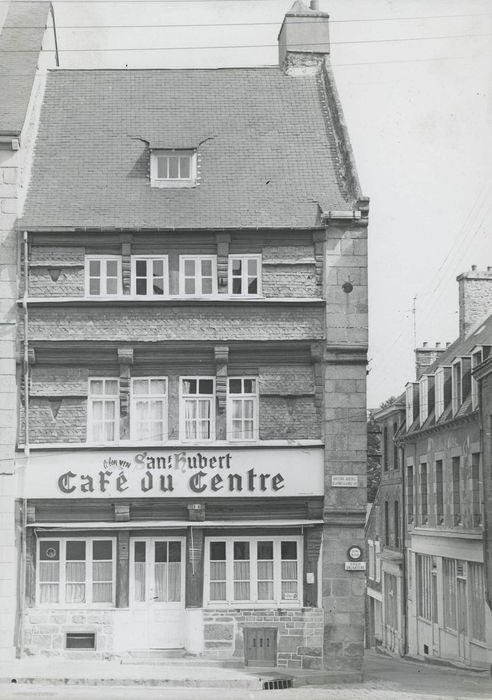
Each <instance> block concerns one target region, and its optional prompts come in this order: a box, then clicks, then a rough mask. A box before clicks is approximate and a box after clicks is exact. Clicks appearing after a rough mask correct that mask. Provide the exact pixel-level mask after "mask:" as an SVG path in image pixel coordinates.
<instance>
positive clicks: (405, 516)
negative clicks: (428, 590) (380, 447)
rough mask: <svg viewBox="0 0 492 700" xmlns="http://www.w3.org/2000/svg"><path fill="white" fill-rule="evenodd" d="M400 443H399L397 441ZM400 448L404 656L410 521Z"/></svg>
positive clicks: (402, 452)
mask: <svg viewBox="0 0 492 700" xmlns="http://www.w3.org/2000/svg"><path fill="white" fill-rule="evenodd" d="M397 444H398V443H397ZM398 449H399V450H400V458H401V515H402V518H401V544H402V547H401V549H402V553H403V565H402V572H401V573H402V577H403V586H402V594H403V601H402V606H401V607H402V635H403V644H402V651H403V654H402V656H406V655H407V654H408V641H407V634H408V625H407V613H408V601H407V597H408V582H407V568H408V567H407V537H406V535H407V528H406V524H407V522H408V514H407V499H406V493H407V491H406V465H405V450H404V449H403V447H402V446H401V445H400V444H398Z"/></svg>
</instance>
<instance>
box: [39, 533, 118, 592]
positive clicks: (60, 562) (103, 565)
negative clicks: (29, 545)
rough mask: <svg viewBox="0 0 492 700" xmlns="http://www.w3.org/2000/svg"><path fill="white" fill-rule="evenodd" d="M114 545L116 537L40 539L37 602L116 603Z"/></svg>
mask: <svg viewBox="0 0 492 700" xmlns="http://www.w3.org/2000/svg"><path fill="white" fill-rule="evenodd" d="M114 548H115V546H114V540H113V539H102V538H84V539H75V538H57V539H40V540H39V544H38V556H39V576H38V594H37V601H38V604H40V605H54V604H60V605H77V606H78V605H86V604H91V605H97V604H104V605H108V604H113V603H114V587H115V558H114Z"/></svg>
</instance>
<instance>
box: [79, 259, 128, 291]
mask: <svg viewBox="0 0 492 700" xmlns="http://www.w3.org/2000/svg"><path fill="white" fill-rule="evenodd" d="M85 293H86V296H91V297H111V296H118V294H121V293H122V291H121V257H120V256H119V255H86V256H85Z"/></svg>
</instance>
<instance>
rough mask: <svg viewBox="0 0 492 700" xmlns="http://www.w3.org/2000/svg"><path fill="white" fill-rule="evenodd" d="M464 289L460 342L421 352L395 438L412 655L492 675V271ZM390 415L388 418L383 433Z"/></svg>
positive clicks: (476, 275)
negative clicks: (490, 386) (491, 515)
mask: <svg viewBox="0 0 492 700" xmlns="http://www.w3.org/2000/svg"><path fill="white" fill-rule="evenodd" d="M458 283H459V301H460V306H459V314H460V336H459V338H458V339H457V340H456V341H455V342H454V343H453V344H451V345H448V346H447V347H446V348H443V347H441V346H439V345H438V346H436V347H435V348H433V347H429V346H427V344H425V345H424V347H422V348H419V349H418V350H417V351H416V354H417V380H416V381H414V382H410V383H409V384H407V386H406V390H405V395H404V398H405V420H404V424H403V427H402V428H401V429H399V431H398V432H397V435H396V439H394V445H395V451H396V450H397V449H400V450H401V459H402V468H403V488H402V494H403V496H404V500H405V523H404V526H403V527H404V535H405V547H404V549H405V556H404V559H403V562H402V563H403V566H404V567H406V568H405V571H406V573H405V574H404V583H405V587H406V594H405V598H406V617H407V634H406V643H405V651H406V653H408V654H410V655H418V656H429V657H434V658H440V659H446V660H450V661H456V662H459V663H463V664H466V665H469V666H474V667H488V666H489V665H490V658H491V657H490V652H491V648H492V636H491V630H492V627H491V610H490V602H489V601H490V598H487V596H486V588H485V581H486V579H485V577H484V561H485V559H484V548H485V551H487V547H488V544H487V543H488V537H487V522H486V520H485V517H484V479H488V477H485V476H484V473H485V472H487V473H488V468H487V466H490V462H487V461H486V460H487V459H488V456H487V455H488V452H487V450H490V446H489V447H486V444H487V440H488V439H489V438H488V437H487V432H486V430H485V431H484V430H483V426H484V425H486V422H487V417H486V414H484V413H483V412H482V413H481V410H480V408H481V407H480V392H479V382H478V379H477V377H478V376H484V377H485V376H486V372H485V371H484V372H483V375H482V374H479V373H480V372H482V368H484V367H488V366H489V365H490V357H491V348H492V316H491V315H490V312H491V309H492V270H491V269H490V268H488V269H487V270H486V271H484V272H481V271H478V270H477V269H476V267H473V268H472V270H471V271H469V272H466V273H464V274H462V275H460V276H459V277H458ZM486 396H487V395H486V392H483V395H482V408H484V407H485V406H486V405H487V398H486ZM385 416H386V413H385V412H384V411H382V412H381V416H380V419H381V425H383V426H384V420H385ZM383 442H384V441H383ZM484 450H485V451H484ZM485 503H486V501H485Z"/></svg>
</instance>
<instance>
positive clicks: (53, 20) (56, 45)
mask: <svg viewBox="0 0 492 700" xmlns="http://www.w3.org/2000/svg"><path fill="white" fill-rule="evenodd" d="M50 15H51V19H52V22H53V38H54V40H55V62H56V67H57V68H59V67H60V57H59V55H58V37H57V35H56V22H55V10H54V9H53V3H51V2H50Z"/></svg>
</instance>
